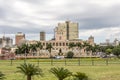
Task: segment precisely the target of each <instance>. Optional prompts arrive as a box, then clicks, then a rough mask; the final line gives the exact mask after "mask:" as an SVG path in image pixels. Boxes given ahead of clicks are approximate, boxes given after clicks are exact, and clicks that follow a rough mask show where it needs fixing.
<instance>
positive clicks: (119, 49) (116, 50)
mask: <svg viewBox="0 0 120 80" xmlns="http://www.w3.org/2000/svg"><path fill="white" fill-rule="evenodd" d="M112 52H113V54H114V55H116V56H117V57H118V58H119V56H120V47H114V48H113V50H112Z"/></svg>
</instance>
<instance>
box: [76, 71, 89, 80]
mask: <svg viewBox="0 0 120 80" xmlns="http://www.w3.org/2000/svg"><path fill="white" fill-rule="evenodd" d="M74 76H75V80H88V76H87V75H86V74H85V73H81V72H76V74H74Z"/></svg>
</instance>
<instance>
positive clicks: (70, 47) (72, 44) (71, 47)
mask: <svg viewBox="0 0 120 80" xmlns="http://www.w3.org/2000/svg"><path fill="white" fill-rule="evenodd" d="M68 46H69V49H72V51H73V48H74V47H75V46H76V45H75V43H73V42H70V43H69V45H68Z"/></svg>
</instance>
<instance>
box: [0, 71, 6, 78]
mask: <svg viewBox="0 0 120 80" xmlns="http://www.w3.org/2000/svg"><path fill="white" fill-rule="evenodd" d="M4 79H5V74H3V73H2V72H1V71H0V80H4Z"/></svg>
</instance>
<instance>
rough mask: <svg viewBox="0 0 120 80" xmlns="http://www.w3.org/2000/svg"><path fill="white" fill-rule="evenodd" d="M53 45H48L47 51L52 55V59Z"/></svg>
mask: <svg viewBox="0 0 120 80" xmlns="http://www.w3.org/2000/svg"><path fill="white" fill-rule="evenodd" d="M52 48H53V47H52V45H51V43H49V44H47V46H46V49H47V50H48V51H49V53H50V58H51V57H52V55H51V51H52Z"/></svg>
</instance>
